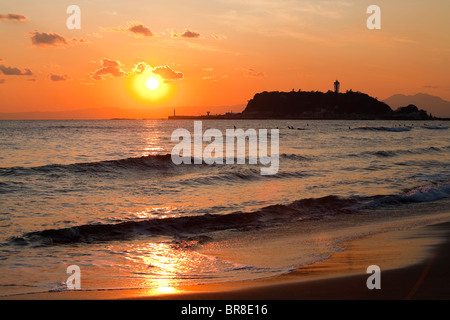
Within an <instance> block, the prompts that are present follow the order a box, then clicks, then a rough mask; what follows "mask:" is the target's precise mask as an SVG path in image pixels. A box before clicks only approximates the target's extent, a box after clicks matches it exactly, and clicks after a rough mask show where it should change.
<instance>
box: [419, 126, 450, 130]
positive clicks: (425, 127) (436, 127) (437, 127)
mask: <svg viewBox="0 0 450 320" xmlns="http://www.w3.org/2000/svg"><path fill="white" fill-rule="evenodd" d="M422 128H424V129H428V130H447V129H448V127H441V126H423V127H422Z"/></svg>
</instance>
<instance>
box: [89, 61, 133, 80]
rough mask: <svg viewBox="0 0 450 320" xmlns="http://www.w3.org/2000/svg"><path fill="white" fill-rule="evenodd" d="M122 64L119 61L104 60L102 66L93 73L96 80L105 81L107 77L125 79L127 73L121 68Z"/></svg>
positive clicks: (92, 75)
mask: <svg viewBox="0 0 450 320" xmlns="http://www.w3.org/2000/svg"><path fill="white" fill-rule="evenodd" d="M121 66H122V64H121V63H120V62H119V61H117V60H111V59H106V58H103V59H102V65H101V67H100V68H99V69H97V70H96V71H95V72H93V73H91V78H92V79H94V80H103V79H104V78H105V77H107V76H113V77H123V76H124V75H125V74H126V73H125V71H123V70H122V68H121Z"/></svg>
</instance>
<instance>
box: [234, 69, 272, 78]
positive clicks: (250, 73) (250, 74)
mask: <svg viewBox="0 0 450 320" xmlns="http://www.w3.org/2000/svg"><path fill="white" fill-rule="evenodd" d="M236 70H240V71H244V76H245V77H247V78H265V77H267V74H266V73H265V72H260V71H256V70H254V69H251V68H237V69H236Z"/></svg>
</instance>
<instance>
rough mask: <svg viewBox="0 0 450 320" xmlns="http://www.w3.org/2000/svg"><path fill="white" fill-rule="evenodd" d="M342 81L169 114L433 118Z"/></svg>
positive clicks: (378, 118) (412, 107)
mask: <svg viewBox="0 0 450 320" xmlns="http://www.w3.org/2000/svg"><path fill="white" fill-rule="evenodd" d="M339 89H340V83H339V81H336V82H335V83H334V91H331V90H330V91H328V92H320V91H302V90H298V91H295V90H292V91H290V92H281V91H272V92H268V91H264V92H260V93H257V94H255V95H254V97H253V98H252V99H251V100H249V101H248V104H247V106H246V108H245V109H244V110H243V111H242V112H241V113H226V114H218V115H211V114H210V113H207V114H206V115H201V116H183V115H175V111H174V115H173V116H169V119H299V120H300V119H311V120H322V119H330V120H432V119H435V118H434V117H433V116H432V115H431V114H428V112H427V111H425V110H422V109H419V108H418V107H417V106H415V105H412V104H411V105H408V106H404V107H400V108H398V109H396V110H393V109H392V108H391V107H390V106H389V105H388V104H386V103H385V102H382V101H379V100H378V99H376V98H374V97H371V96H369V95H368V94H366V93H362V92H359V91H352V90H348V91H346V92H345V93H341V92H339Z"/></svg>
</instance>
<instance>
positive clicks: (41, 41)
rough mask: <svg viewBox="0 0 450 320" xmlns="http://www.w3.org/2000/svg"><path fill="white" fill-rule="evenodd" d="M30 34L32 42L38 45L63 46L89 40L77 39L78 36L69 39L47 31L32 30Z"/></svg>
mask: <svg viewBox="0 0 450 320" xmlns="http://www.w3.org/2000/svg"><path fill="white" fill-rule="evenodd" d="M29 35H30V38H31V43H32V44H33V45H35V46H38V47H62V46H67V45H71V44H77V43H85V42H87V40H86V39H77V38H72V39H67V38H65V37H63V36H61V35H59V34H57V33H53V32H49V33H47V32H38V31H33V32H30V33H29Z"/></svg>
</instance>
